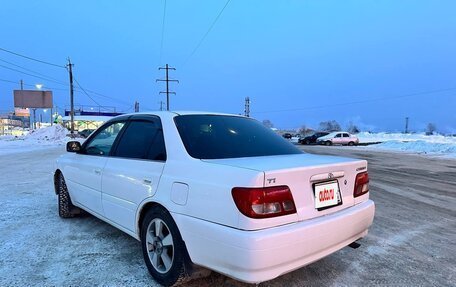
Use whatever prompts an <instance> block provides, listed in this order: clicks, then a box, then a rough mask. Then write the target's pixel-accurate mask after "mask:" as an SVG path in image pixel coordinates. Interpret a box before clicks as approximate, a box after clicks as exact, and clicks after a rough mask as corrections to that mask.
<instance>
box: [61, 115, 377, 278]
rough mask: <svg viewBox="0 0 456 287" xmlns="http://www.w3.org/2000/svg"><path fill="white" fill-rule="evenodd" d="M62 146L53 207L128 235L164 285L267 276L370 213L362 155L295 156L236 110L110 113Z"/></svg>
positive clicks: (340, 239) (318, 253)
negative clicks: (80, 138) (207, 275)
mask: <svg viewBox="0 0 456 287" xmlns="http://www.w3.org/2000/svg"><path fill="white" fill-rule="evenodd" d="M67 151H69V153H67V154H65V155H63V156H61V157H60V158H59V159H58V160H57V164H56V170H55V174H54V183H55V192H56V194H57V195H58V204H59V215H60V216H61V217H65V218H66V217H73V216H76V215H77V214H79V212H80V211H81V209H82V210H85V211H87V212H89V213H91V214H93V215H94V216H96V217H98V218H100V219H102V220H104V221H106V222H107V223H109V224H111V225H113V226H115V227H116V228H118V229H120V230H122V231H124V232H126V233H127V234H129V235H131V236H133V237H134V238H136V239H138V240H140V241H141V245H142V250H143V255H144V260H145V263H146V265H147V268H148V270H149V272H150V273H151V274H152V276H153V277H154V278H155V280H156V281H158V282H159V283H161V284H163V285H166V286H170V285H174V284H179V283H181V282H183V281H185V280H187V279H188V278H191V277H192V274H193V275H194V274H195V273H198V272H199V271H200V270H206V269H210V270H214V271H217V272H220V273H222V274H225V275H227V276H229V277H232V278H235V279H237V280H240V281H244V282H248V283H259V282H263V281H267V280H270V279H273V278H276V277H278V276H280V275H282V274H285V273H287V272H290V271H292V270H295V269H297V268H300V267H302V266H305V265H307V264H310V263H312V262H314V261H316V260H318V259H320V258H322V257H325V256H327V255H329V254H331V253H333V252H335V251H337V250H339V249H341V248H343V247H345V246H347V245H350V246H352V247H356V246H357V245H358V244H357V243H356V242H355V241H356V240H358V239H360V238H362V237H364V236H366V235H367V232H368V228H369V226H370V225H371V224H372V221H373V218H374V210H375V207H374V203H373V202H372V201H371V200H369V193H368V191H369V176H368V173H367V162H366V161H364V160H356V159H348V158H339V157H329V156H319V155H311V154H305V153H303V152H302V151H300V150H299V149H298V148H296V147H295V146H294V145H292V144H291V143H289V142H287V141H286V140H285V139H283V138H282V137H281V136H279V135H277V134H276V133H274V132H273V131H271V130H270V129H268V128H265V127H264V126H263V125H262V124H261V123H259V122H258V121H256V120H253V119H250V118H245V117H241V116H235V115H224V114H211V113H189V112H155V113H136V114H129V115H122V116H119V117H116V118H113V119H112V120H110V121H108V122H106V123H105V124H104V125H103V126H101V127H100V128H99V129H98V130H96V131H95V132H94V133H92V134H91V135H90V137H89V138H88V139H87V140H86V141H85V142H84V143H83V144H82V145H81V144H80V143H79V142H69V143H68V144H67ZM75 248H76V247H75ZM125 264H128V262H126V263H125ZM201 267H203V268H201Z"/></svg>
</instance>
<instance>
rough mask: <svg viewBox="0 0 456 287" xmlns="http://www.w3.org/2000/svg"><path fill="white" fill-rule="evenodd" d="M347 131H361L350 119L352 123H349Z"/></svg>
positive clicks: (352, 132)
mask: <svg viewBox="0 0 456 287" xmlns="http://www.w3.org/2000/svg"><path fill="white" fill-rule="evenodd" d="M347 132H349V133H351V134H357V133H359V132H360V130H359V128H358V127H357V126H356V125H355V124H354V123H353V122H352V121H350V123H348V127H347Z"/></svg>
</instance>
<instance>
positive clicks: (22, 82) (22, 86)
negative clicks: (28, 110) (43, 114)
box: [21, 79, 24, 90]
mask: <svg viewBox="0 0 456 287" xmlns="http://www.w3.org/2000/svg"><path fill="white" fill-rule="evenodd" d="M23 89H24V81H23V80H22V79H21V90H23Z"/></svg>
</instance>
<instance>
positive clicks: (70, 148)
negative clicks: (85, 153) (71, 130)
mask: <svg viewBox="0 0 456 287" xmlns="http://www.w3.org/2000/svg"><path fill="white" fill-rule="evenodd" d="M66 150H67V152H79V151H80V150H81V143H80V142H78V141H70V142H67V144H66Z"/></svg>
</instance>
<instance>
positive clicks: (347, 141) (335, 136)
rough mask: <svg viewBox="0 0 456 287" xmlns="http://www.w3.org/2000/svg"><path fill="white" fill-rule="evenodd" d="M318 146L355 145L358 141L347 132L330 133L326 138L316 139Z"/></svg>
mask: <svg viewBox="0 0 456 287" xmlns="http://www.w3.org/2000/svg"><path fill="white" fill-rule="evenodd" d="M317 143H318V144H324V145H349V146H353V145H357V144H358V143H359V139H358V137H357V136H355V135H352V134H349V133H347V132H332V133H330V134H328V135H326V136H323V137H319V138H317Z"/></svg>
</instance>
